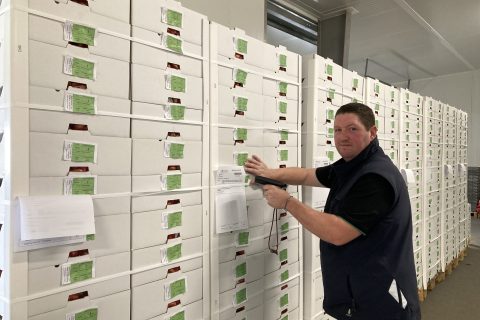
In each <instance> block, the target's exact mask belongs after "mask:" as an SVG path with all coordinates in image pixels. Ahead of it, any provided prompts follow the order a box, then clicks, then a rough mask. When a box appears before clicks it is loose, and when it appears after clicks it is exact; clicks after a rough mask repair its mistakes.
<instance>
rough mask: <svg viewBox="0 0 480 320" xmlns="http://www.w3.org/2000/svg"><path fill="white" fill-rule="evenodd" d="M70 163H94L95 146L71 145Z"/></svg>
mask: <svg viewBox="0 0 480 320" xmlns="http://www.w3.org/2000/svg"><path fill="white" fill-rule="evenodd" d="M72 161H73V162H90V163H93V162H94V161H95V145H93V144H86V143H72Z"/></svg>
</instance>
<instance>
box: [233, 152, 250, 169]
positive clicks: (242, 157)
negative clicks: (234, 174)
mask: <svg viewBox="0 0 480 320" xmlns="http://www.w3.org/2000/svg"><path fill="white" fill-rule="evenodd" d="M236 158H237V163H236V164H237V166H244V165H245V162H247V159H248V153H237V156H236Z"/></svg>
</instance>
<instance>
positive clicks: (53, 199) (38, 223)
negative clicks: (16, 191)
mask: <svg viewBox="0 0 480 320" xmlns="http://www.w3.org/2000/svg"><path fill="white" fill-rule="evenodd" d="M19 209H20V240H21V241H27V240H40V239H51V238H60V237H72V236H79V235H87V234H95V220H94V210H93V201H92V198H91V197H90V196H88V195H77V196H35V197H20V198H19Z"/></svg>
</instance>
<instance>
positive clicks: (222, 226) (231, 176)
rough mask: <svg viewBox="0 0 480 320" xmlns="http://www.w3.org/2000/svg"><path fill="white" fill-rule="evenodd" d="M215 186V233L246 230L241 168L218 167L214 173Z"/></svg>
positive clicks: (243, 180)
mask: <svg viewBox="0 0 480 320" xmlns="http://www.w3.org/2000/svg"><path fill="white" fill-rule="evenodd" d="M216 185H217V189H216V194H215V212H216V216H215V218H216V219H215V222H216V231H217V233H224V232H230V231H235V230H242V229H246V228H248V218H247V198H246V195H245V171H244V169H243V167H241V166H228V167H220V168H219V169H218V170H217V172H216Z"/></svg>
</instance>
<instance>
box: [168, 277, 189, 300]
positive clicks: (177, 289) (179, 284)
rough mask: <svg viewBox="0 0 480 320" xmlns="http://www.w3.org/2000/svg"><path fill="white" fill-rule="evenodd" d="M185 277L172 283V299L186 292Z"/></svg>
mask: <svg viewBox="0 0 480 320" xmlns="http://www.w3.org/2000/svg"><path fill="white" fill-rule="evenodd" d="M186 291H187V290H186V285H185V278H183V279H179V280H177V281H175V282H172V283H171V284H170V299H171V298H174V297H176V296H178V295H181V294H184V293H185V292H186Z"/></svg>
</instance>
